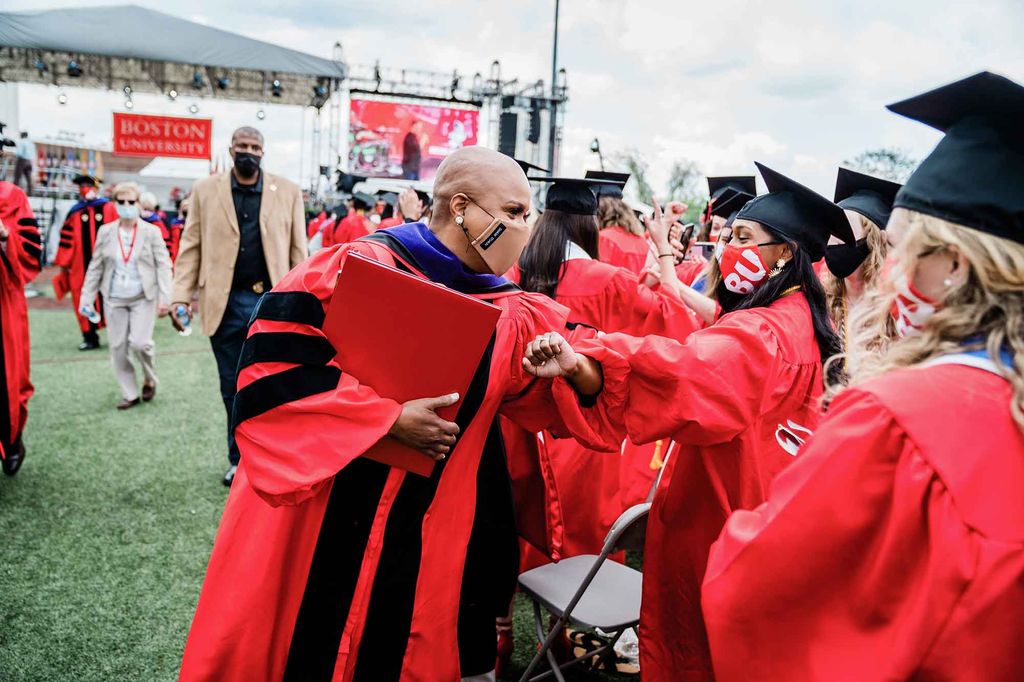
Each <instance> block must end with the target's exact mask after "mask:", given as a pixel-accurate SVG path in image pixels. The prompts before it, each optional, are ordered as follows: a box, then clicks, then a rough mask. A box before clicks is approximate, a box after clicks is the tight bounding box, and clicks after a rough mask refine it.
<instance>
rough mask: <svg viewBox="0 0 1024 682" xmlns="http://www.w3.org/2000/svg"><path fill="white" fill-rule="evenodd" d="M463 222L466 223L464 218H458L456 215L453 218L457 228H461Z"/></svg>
mask: <svg viewBox="0 0 1024 682" xmlns="http://www.w3.org/2000/svg"><path fill="white" fill-rule="evenodd" d="M464 222H466V219H465V218H463V217H462V216H460V215H457V216H455V224H456V225H458V226H460V227H461V226H462V223H464Z"/></svg>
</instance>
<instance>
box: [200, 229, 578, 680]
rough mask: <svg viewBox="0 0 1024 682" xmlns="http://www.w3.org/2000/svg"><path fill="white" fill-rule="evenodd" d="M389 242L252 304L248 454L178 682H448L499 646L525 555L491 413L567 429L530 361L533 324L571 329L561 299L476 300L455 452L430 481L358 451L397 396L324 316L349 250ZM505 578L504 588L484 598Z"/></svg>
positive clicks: (324, 258)
mask: <svg viewBox="0 0 1024 682" xmlns="http://www.w3.org/2000/svg"><path fill="white" fill-rule="evenodd" d="M385 237H387V234H386V233H377V235H375V236H374V237H373V238H368V239H365V240H362V241H360V242H357V243H354V244H350V245H346V246H344V247H336V248H333V249H325V250H323V251H320V252H318V253H317V254H315V255H314V256H312V257H311V258H309V259H308V260H306V261H305V262H304V263H302V264H301V265H299V266H298V267H296V268H295V269H293V270H292V271H291V272H290V273H289V274H288V275H287V276H286V277H285V278H284V279H283V280H282V281H281V282H280V283H279V284H278V285H277V286H276V287H275V288H274V290H273V291H272V292H270V293H269V294H267V295H266V296H264V298H263V299H262V301H261V303H260V305H259V307H258V309H257V311H256V313H255V315H254V322H253V324H252V326H251V327H250V330H249V337H248V340H247V342H246V346H245V350H243V353H242V360H241V362H240V368H241V369H240V375H239V382H238V383H239V393H238V395H239V397H238V398H236V403H235V418H234V421H235V423H236V424H237V428H236V432H235V433H236V438H237V439H238V444H239V448H240V449H241V451H242V462H241V466H240V467H239V470H238V474H237V477H236V478H235V481H234V484H233V485H232V487H231V492H230V495H229V496H228V501H227V505H226V507H225V509H224V514H223V518H222V520H221V525H220V529H219V531H218V533H217V538H216V541H215V544H214V548H213V553H212V555H211V557H210V563H209V567H208V569H207V574H206V580H205V582H204V584H203V590H202V594H201V596H200V598H199V604H198V607H197V609H196V615H195V619H194V620H193V623H192V629H191V632H190V633H189V638H188V642H187V644H186V648H185V654H184V659H183V662H182V669H181V680H183V682H196V681H198V680H208V681H210V682H212V681H214V680H216V681H217V682H259V681H261V680H266V681H273V682H277V681H280V680H285V681H291V680H302V681H303V682H316V681H318V680H334V681H339V680H344V681H348V680H357V681H362V680H370V681H372V682H388V681H389V680H396V681H397V680H399V679H401V680H403V681H406V680H423V681H424V682H450V681H455V680H458V679H459V678H460V676H461V672H462V670H463V667H462V666H464V665H465V664H464V663H460V659H461V658H463V657H464V656H472V655H473V654H474V653H476V652H475V651H471V650H469V647H464V648H460V642H462V641H463V639H464V637H467V636H476V637H478V638H479V637H484V638H485V641H487V642H488V643H489V644H490V646H491V647H492V648H491V649H490V651H489V652H488V651H487V647H486V646H484V647H482V648H483V649H484V658H488V657H489V660H487V661H484V662H483V663H482V665H483V667H482V668H480V671H481V672H482V671H485V670H490V669H491V667H493V664H494V655H495V654H494V649H493V645H494V641H495V635H494V630H493V627H494V625H493V623H494V618H495V616H496V615H498V614H499V613H504V610H505V609H507V606H508V602H509V600H510V598H511V595H512V592H513V590H514V587H515V579H516V575H515V567H516V563H517V562H516V543H515V534H514V528H513V529H512V532H511V534H510V535H509V537H510V538H511V553H510V554H508V553H504V552H505V550H506V549H508V548H507V547H505V546H501V547H497V546H496V545H495V543H494V542H493V538H494V537H495V536H497V535H499V533H498V532H497V530H500V529H501V524H502V523H504V521H503V520H502V519H501V518H500V515H501V512H502V511H503V508H502V507H495V505H494V503H493V502H494V500H493V498H494V497H495V496H496V495H497V496H498V497H501V496H502V495H504V496H505V497H507V498H509V499H508V510H509V511H510V512H511V506H512V505H511V499H510V495H511V492H510V491H509V490H508V487H509V474H508V470H507V469H506V468H505V463H504V455H503V454H502V451H501V446H500V442H497V441H496V440H495V439H498V438H499V436H498V429H497V428H495V418H496V416H497V415H498V414H499V413H500V414H502V415H504V416H507V417H510V418H512V419H514V420H516V421H517V423H520V424H521V425H522V426H523V427H525V428H528V429H531V430H534V431H537V430H541V429H544V428H549V427H554V426H556V424H554V423H553V422H552V421H551V420H553V419H557V410H556V409H555V407H554V404H553V401H552V398H551V392H550V388H551V383H550V382H543V381H536V380H533V379H532V378H531V377H530V376H528V375H526V374H525V373H524V372H523V371H522V368H521V359H522V355H523V352H524V350H525V347H526V344H527V343H529V342H530V341H531V340H532V339H533V338H534V337H535V336H536V335H537V334H539V333H542V332H545V331H547V330H549V329H560V328H562V327H563V326H564V325H565V312H566V311H565V310H564V309H563V308H561V307H560V306H558V305H557V304H556V303H554V302H553V301H550V300H549V299H547V298H545V297H543V296H539V295H535V294H524V293H522V292H521V291H519V290H518V288H516V287H515V286H514V285H508V290H506V291H505V292H504V293H497V294H493V293H488V294H480V297H481V298H485V299H487V300H490V301H491V302H492V303H494V304H495V305H497V306H499V307H500V308H501V318H500V320H499V322H498V327H497V330H496V334H495V337H494V340H493V345H492V348H491V349H490V352H489V354H488V355H486V356H485V359H484V361H482V362H481V365H480V369H478V371H477V376H476V377H475V378H474V384H473V386H472V387H471V388H470V390H469V391H467V395H466V397H465V403H464V405H463V407H462V408H461V410H460V416H459V418H458V419H457V421H459V422H460V424H461V425H462V427H463V428H462V434H461V436H460V440H459V443H458V445H457V446H456V448H455V450H454V451H453V452H452V453H451V455H450V456H449V457H448V458H447V459H446V460H444V462H442V463H438V464H437V465H436V466H435V471H434V475H433V476H432V477H431V478H429V479H427V478H423V477H419V476H415V475H414V474H407V473H405V472H404V471H401V470H398V469H392V468H390V467H387V466H385V465H382V464H380V463H378V462H373V461H370V460H367V459H363V458H361V457H359V455H360V454H361V453H363V452H365V451H366V449H367V448H368V447H369V446H370V445H372V444H373V443H375V442H376V441H378V440H379V439H380V438H382V437H384V436H385V435H386V433H387V431H388V429H389V428H390V426H391V425H392V423H393V422H394V421H395V419H396V418H397V417H398V415H399V413H400V411H401V406H400V405H399V404H397V403H396V402H394V401H392V400H387V399H384V398H381V397H380V396H378V395H377V394H376V393H375V392H374V391H373V389H371V388H370V387H368V386H365V385H362V384H360V383H359V381H358V379H357V378H356V377H353V376H351V375H350V374H347V373H345V372H343V371H342V370H343V368H341V367H339V366H338V365H337V364H336V363H335V361H334V359H333V357H334V350H333V348H332V347H331V346H330V344H329V343H328V341H327V339H326V338H325V336H324V335H323V333H322V332H321V331H320V328H319V327H320V325H321V324H322V322H323V318H324V314H325V307H326V305H327V304H328V302H329V299H330V296H331V294H332V292H333V289H334V284H335V281H336V279H337V273H338V271H339V268H340V267H342V264H343V259H344V255H345V253H346V252H347V251H348V250H353V251H357V252H359V253H362V254H364V255H367V256H370V257H373V258H376V259H379V260H381V261H382V262H385V263H388V264H393V263H394V260H393V259H392V257H391V253H392V252H390V251H388V250H387V249H385V248H384V247H382V246H381V245H380V242H382V241H384V238H385ZM425 361H426V359H425ZM496 467H497V468H496ZM485 484H486V485H485ZM481 486H484V487H481ZM478 490H479V491H480V496H479V497H478V496H477V492H478ZM485 491H486V492H485ZM488 496H490V497H488ZM496 529H497V530H496ZM495 581H500V582H501V584H502V587H503V588H505V589H504V591H501V590H499V592H500V594H498V595H496V597H495V600H494V601H496V602H497V603H490V602H489V601H488V600H489V599H490V597H491V596H494V582H495ZM488 630H489V634H488ZM471 672H472V671H471Z"/></svg>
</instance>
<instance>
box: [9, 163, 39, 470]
mask: <svg viewBox="0 0 1024 682" xmlns="http://www.w3.org/2000/svg"><path fill="white" fill-rule="evenodd" d="M0 220H2V221H3V224H4V226H5V227H6V228H7V231H8V233H9V234H8V237H7V247H6V250H5V251H3V252H2V253H0V346H2V347H0V351H2V352H0V390H2V391H3V393H2V395H0V456H6V452H7V450H8V449H9V448H10V446H11V444H12V443H13V442H14V441H15V440H17V438H18V436H19V435H20V434H21V432H22V430H23V429H24V428H25V422H26V420H27V419H28V400H29V398H31V397H32V393H33V390H34V389H33V387H32V382H31V380H30V379H29V336H28V307H27V306H26V303H25V285H26V284H27V283H28V282H30V281H32V279H33V278H34V277H35V276H36V275H37V274H39V265H40V255H41V249H40V240H39V229H38V227H36V219H35V215H34V214H33V213H32V208H31V207H30V206H29V203H28V198H27V197H26V196H25V193H24V192H23V191H22V190H21V188H19V187H17V186H16V185H14V184H12V183H10V182H5V181H0Z"/></svg>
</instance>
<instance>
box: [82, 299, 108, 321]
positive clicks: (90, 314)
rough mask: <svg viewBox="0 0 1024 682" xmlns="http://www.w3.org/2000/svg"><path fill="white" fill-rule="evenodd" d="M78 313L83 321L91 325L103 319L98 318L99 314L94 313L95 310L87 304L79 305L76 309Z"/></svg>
mask: <svg viewBox="0 0 1024 682" xmlns="http://www.w3.org/2000/svg"><path fill="white" fill-rule="evenodd" d="M78 313H79V314H80V315H81V316H82V317H84V318H85V319H87V320H89V321H90V322H92V323H93V324H99V323H100V320H102V319H103V318H102V317H100V314H99V313H98V312H96V309H95V308H93V307H92V306H91V305H89V304H88V303H83V304H82V305H80V306H79V307H78Z"/></svg>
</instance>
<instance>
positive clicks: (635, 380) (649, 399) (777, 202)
mask: <svg viewBox="0 0 1024 682" xmlns="http://www.w3.org/2000/svg"><path fill="white" fill-rule="evenodd" d="M758 167H759V168H760V170H761V174H762V177H764V179H765V182H766V184H767V186H768V188H769V193H768V194H766V195H762V196H761V197H758V198H757V199H755V200H753V201H751V202H750V203H748V204H747V205H746V206H745V207H744V209H743V210H742V211H740V213H739V215H738V217H737V219H736V221H735V223H734V224H733V227H732V234H731V239H730V240H729V243H728V246H726V247H725V248H724V250H723V252H722V255H721V257H720V259H719V261H716V263H715V265H714V266H713V270H712V273H711V281H710V282H709V286H710V291H711V292H713V294H714V296H715V297H716V298H717V300H718V303H719V304H720V305H721V308H722V315H721V317H720V319H718V320H717V321H716V322H715V323H714V324H712V325H711V326H709V327H707V328H705V329H702V330H700V331H697V332H694V333H693V334H691V335H690V336H689V337H688V338H687V339H686V340H685V341H684V342H683V343H680V342H678V341H675V340H671V339H665V338H661V337H657V336H649V337H647V338H635V337H632V336H627V335H625V334H609V335H606V336H603V337H599V338H597V339H594V340H591V341H585V342H582V343H580V344H578V349H577V350H578V352H576V351H574V350H573V349H572V348H570V347H569V344H568V343H566V342H565V341H564V340H563V339H561V337H560V336H558V335H557V334H549V335H545V336H542V337H540V338H539V339H538V340H536V341H534V343H532V344H531V345H530V348H529V354H528V358H527V359H526V360H525V361H524V364H526V365H529V366H530V367H531V369H532V371H534V372H536V373H537V374H538V375H540V376H565V377H567V381H564V382H563V381H562V380H559V381H556V383H555V386H554V394H555V396H556V399H557V403H558V407H559V410H560V411H561V412H562V416H563V419H564V420H565V423H566V425H567V426H568V427H569V429H570V432H571V433H572V434H573V435H574V436H575V437H576V438H577V439H579V440H580V441H581V442H583V443H585V444H587V445H597V446H602V447H607V445H608V444H609V443H616V442H619V441H620V440H621V438H622V435H623V434H628V435H629V437H630V439H631V440H633V441H634V442H636V443H646V442H650V441H654V440H657V439H661V438H666V437H671V438H672V440H674V441H675V442H676V443H677V444H678V451H677V452H676V453H675V454H674V455H673V456H672V457H671V458H670V460H669V462H668V464H667V468H666V473H665V476H666V478H667V479H668V483H667V485H663V486H662V488H661V489H660V490H659V491H658V494H657V495H656V496H655V498H654V505H653V508H652V509H651V515H650V519H649V521H648V527H647V541H646V545H645V549H644V586H643V606H642V611H641V621H640V668H641V670H642V671H643V676H644V679H645V680H654V681H658V682H663V681H665V682H667V681H669V680H672V681H676V680H708V679H711V676H712V675H711V661H710V655H709V653H708V647H707V640H706V636H705V634H704V625H703V621H702V618H701V612H700V581H701V578H702V577H703V574H704V565H705V562H706V560H707V552H708V548H709V547H710V546H711V543H712V542H713V541H714V540H715V538H716V537H717V536H718V533H719V531H720V530H721V528H722V525H723V524H724V522H725V519H726V517H727V516H728V514H729V513H730V512H732V511H733V510H735V509H749V508H752V507H755V506H757V505H758V504H760V503H761V502H763V501H764V497H765V491H766V489H767V486H768V484H769V482H770V481H771V480H772V478H774V476H775V475H776V474H777V473H778V472H779V471H781V470H782V469H784V468H785V467H786V466H787V465H788V464H789V463H790V462H792V460H793V458H794V456H795V455H796V453H797V448H798V446H799V444H800V443H801V442H802V441H803V439H804V438H805V437H806V436H807V434H809V433H810V432H811V430H813V428H814V427H815V425H816V424H817V421H818V416H819V412H820V406H819V402H820V401H819V398H820V396H821V393H822V389H823V381H822V364H823V362H824V360H825V359H827V358H828V357H829V356H831V355H832V354H833V353H834V352H836V351H837V350H838V348H839V341H838V339H837V337H836V335H835V332H834V331H833V329H832V326H831V324H830V323H829V320H828V317H827V314H826V311H825V303H824V292H823V291H822V288H821V284H820V282H819V281H818V278H817V277H816V276H815V275H814V272H813V270H812V268H811V263H812V262H813V261H814V260H817V259H819V258H821V255H822V253H823V252H824V249H825V245H826V243H827V241H828V238H829V236H830V234H836V235H837V236H840V237H841V238H843V240H844V241H847V242H849V241H852V240H853V237H852V235H851V234H850V233H849V229H850V227H849V223H848V222H847V221H846V217H845V216H844V215H843V212H842V210H841V209H840V208H839V207H837V206H836V205H835V204H833V203H832V202H830V201H828V200H827V199H825V198H823V197H821V196H819V195H817V194H815V193H814V192H812V191H811V190H809V189H807V188H805V187H803V186H802V185H799V184H798V183H796V182H794V181H792V180H790V179H788V178H786V177H784V176H782V175H780V174H778V173H775V172H774V171H772V170H771V169H768V168H765V167H764V166H760V165H759V166H758ZM660 222H661V221H660V220H655V224H654V225H652V228H651V229H652V235H653V236H655V238H656V239H658V240H659V248H665V247H667V246H668V240H667V229H664V228H663V227H660V226H659V225H660ZM655 228H657V229H655ZM662 243H663V246H662ZM581 396H583V397H581ZM587 396H591V397H587Z"/></svg>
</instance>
